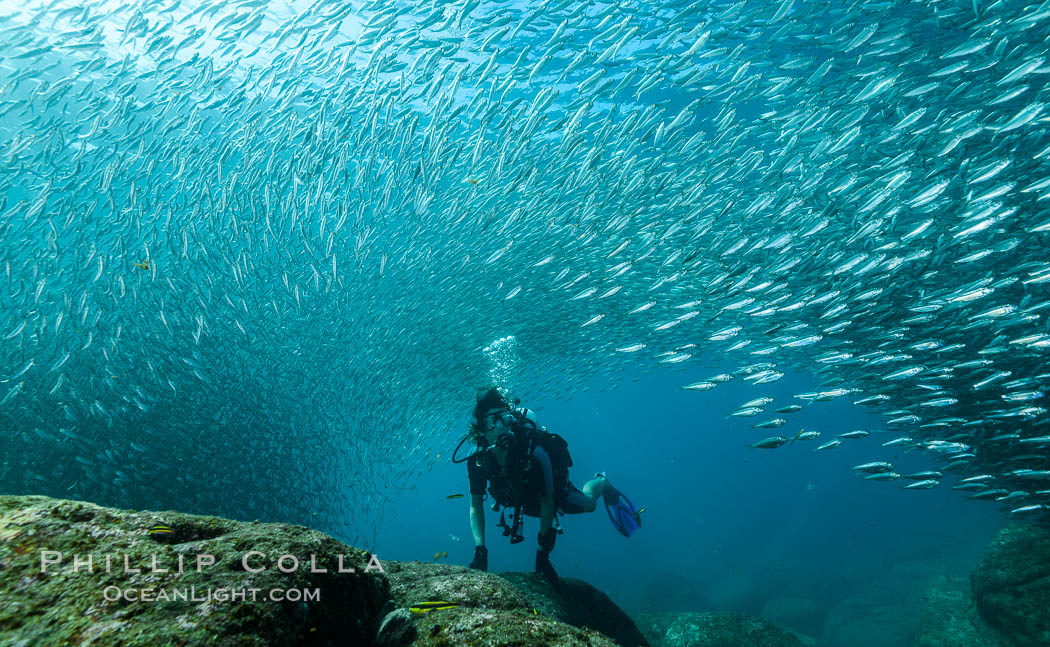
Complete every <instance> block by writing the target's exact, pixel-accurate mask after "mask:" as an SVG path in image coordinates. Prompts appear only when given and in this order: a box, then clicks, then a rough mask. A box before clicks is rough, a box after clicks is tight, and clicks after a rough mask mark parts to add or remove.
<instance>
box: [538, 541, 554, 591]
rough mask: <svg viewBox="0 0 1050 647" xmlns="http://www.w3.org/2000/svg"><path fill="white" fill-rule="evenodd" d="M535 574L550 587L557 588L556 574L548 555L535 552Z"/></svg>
mask: <svg viewBox="0 0 1050 647" xmlns="http://www.w3.org/2000/svg"><path fill="white" fill-rule="evenodd" d="M536 574H537V575H539V576H540V577H542V578H543V579H545V580H547V581H548V582H549V583H550V584H551V586H553V587H554V588H558V573H557V571H555V570H554V566H553V565H552V564H551V558H550V553H545V552H543V551H542V550H537V551H536Z"/></svg>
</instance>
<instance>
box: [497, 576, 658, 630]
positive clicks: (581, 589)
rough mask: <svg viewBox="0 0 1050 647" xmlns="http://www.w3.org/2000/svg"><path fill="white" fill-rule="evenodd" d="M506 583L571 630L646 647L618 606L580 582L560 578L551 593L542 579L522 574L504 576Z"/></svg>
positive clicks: (549, 587)
mask: <svg viewBox="0 0 1050 647" xmlns="http://www.w3.org/2000/svg"><path fill="white" fill-rule="evenodd" d="M503 577H504V578H506V579H507V581H509V582H511V583H513V584H514V585H515V586H516V587H517V588H518V590H520V591H521V592H522V593H523V594H524V595H525V598H526V599H527V600H528V601H529V605H530V606H532V607H533V608H536V609H538V610H539V611H540V612H541V613H544V614H546V615H548V616H550V617H552V618H556V619H558V620H561V621H562V622H564V623H567V624H570V625H572V626H574V627H582V628H590V629H594V630H596V631H599V632H601V633H602V634H604V635H606V636H609V637H610V638H612V639H613V640H615V641H616V642H617V643H619V644H620V645H625V646H628V647H647V646H648V642H647V641H646V639H645V636H643V635H642V632H641V631H639V630H638V627H637V626H636V625H635V624H634V621H633V620H631V618H630V616H628V615H627V614H626V613H624V612H623V611H622V610H621V609H620V607H618V606H616V604H615V603H614V602H613V601H612V600H610V599H609V596H607V595H605V594H604V593H602V592H601V591H599V590H598V589H596V588H594V587H593V586H591V585H590V584H588V583H586V582H584V581H583V580H577V579H573V578H570V577H563V578H561V582H560V584H559V586H558V589H557V590H555V589H554V588H553V587H551V585H550V584H548V583H547V582H546V581H544V580H543V579H542V578H539V577H535V576H533V575H526V574H524V573H505V574H504V575H503Z"/></svg>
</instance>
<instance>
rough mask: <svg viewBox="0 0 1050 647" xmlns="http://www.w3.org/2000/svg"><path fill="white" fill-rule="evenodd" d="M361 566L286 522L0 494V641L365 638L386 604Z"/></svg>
mask: <svg viewBox="0 0 1050 647" xmlns="http://www.w3.org/2000/svg"><path fill="white" fill-rule="evenodd" d="M151 529H152V530H153V532H151ZM311 559H312V560H313V561H312V562H311ZM340 559H341V562H340ZM180 560H181V562H180ZM212 561H213V562H214V563H211V562H212ZM369 562H370V555H369V554H368V553H366V552H364V551H361V550H358V549H355V548H351V547H350V546H347V545H346V544H343V543H342V542H339V541H336V540H335V539H332V538H331V537H328V536H327V535H325V534H323V533H320V532H317V531H314V530H309V529H307V528H303V527H299V526H291V525H286V524H264V523H244V522H236V521H230V520H227V519H220V518H216V517H206V516H197V515H189V514H182V513H178V512H134V511H127V510H116V509H111V508H103V507H100V506H97V505H93V504H90V503H83V502H78V501H62V500H56V499H50V498H47V497H40V496H0V636H2V638H3V639H2V640H0V642H2V643H3V644H4V645H8V644H11V645H55V644H92V645H124V646H127V647H133V646H136V645H143V646H146V645H149V646H154V645H182V646H184V647H191V646H196V645H201V646H204V645H208V646H216V645H218V646H222V645H238V646H240V645H260V646H262V645H312V644H316V645H325V644H330V643H331V644H354V645H358V644H369V643H371V641H372V639H373V637H374V635H375V630H376V623H377V620H378V617H377V616H378V613H379V610H380V608H381V607H382V605H383V603H384V601H386V600H387V599H388V598H389V588H388V585H387V582H386V579H385V578H384V576H383V575H382V573H381V572H378V571H376V570H374V569H373V570H371V571H368V570H366V567H367V566H368V565H369ZM180 564H181V567H180ZM278 566H281V567H283V568H284V569H285V570H287V571H290V572H282V571H281V570H279V568H278ZM107 567H108V568H107ZM350 569H354V571H355V572H352V573H351V572H339V571H340V570H343V571H349V570H350ZM322 570H323V571H325V572H313V571H322ZM278 598H279V599H278Z"/></svg>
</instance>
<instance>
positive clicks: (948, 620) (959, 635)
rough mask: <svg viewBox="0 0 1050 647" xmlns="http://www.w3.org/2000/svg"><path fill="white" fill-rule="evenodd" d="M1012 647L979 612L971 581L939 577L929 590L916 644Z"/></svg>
mask: <svg viewBox="0 0 1050 647" xmlns="http://www.w3.org/2000/svg"><path fill="white" fill-rule="evenodd" d="M962 645H965V646H966V647H1009V643H1007V642H1006V640H1005V639H1004V638H1003V637H1001V636H1000V635H999V634H998V632H996V630H995V629H993V628H991V627H989V626H988V625H987V624H986V623H985V622H984V621H983V620H982V619H981V617H980V616H979V615H978V614H977V610H976V609H975V608H974V604H973V600H972V599H971V597H970V583H969V582H967V581H966V580H965V579H962V578H950V577H939V578H936V579H935V580H933V581H932V582H931V583H930V588H929V590H928V591H927V592H926V596H925V604H924V607H923V611H922V620H921V622H920V625H919V635H918V637H917V638H916V640H915V647H960V646H962Z"/></svg>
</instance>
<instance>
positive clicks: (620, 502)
mask: <svg viewBox="0 0 1050 647" xmlns="http://www.w3.org/2000/svg"><path fill="white" fill-rule="evenodd" d="M602 501H604V502H605V511H606V512H608V513H609V521H611V522H612V525H613V527H614V528H616V530H618V531H619V533H620V534H621V535H623V536H624V537H630V536H631V533H633V532H634V531H635V530H638V529H639V528H641V527H642V517H641V515H639V514H638V510H637V509H636V508H635V507H634V504H633V503H631V500H630V499H628V498H627V496H626V495H625V494H624V493H623V492H620V491H619V490H617V489H616V488H614V487H613V486H612V485H611V484H609V483H608V482H606V484H605V490H603V491H602Z"/></svg>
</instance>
